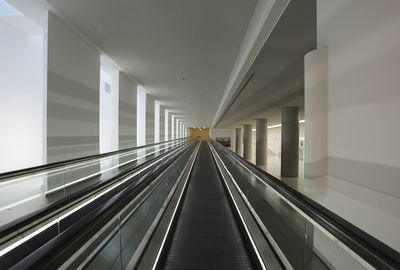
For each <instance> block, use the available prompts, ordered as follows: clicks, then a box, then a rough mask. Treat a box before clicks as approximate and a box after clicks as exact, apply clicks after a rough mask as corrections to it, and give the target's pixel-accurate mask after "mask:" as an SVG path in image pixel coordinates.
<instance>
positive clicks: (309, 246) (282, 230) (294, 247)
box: [213, 143, 366, 269]
mask: <svg viewBox="0 0 400 270" xmlns="http://www.w3.org/2000/svg"><path fill="white" fill-rule="evenodd" d="M213 146H214V147H215V149H216V151H217V152H218V154H219V156H220V158H221V159H222V161H223V162H224V164H225V166H226V168H227V169H228V171H229V172H230V173H231V175H232V176H233V178H234V181H235V182H236V184H237V186H238V188H239V189H240V191H241V192H242V194H243V196H244V197H245V199H246V200H247V201H248V203H249V204H250V205H251V207H252V208H253V210H254V213H255V215H256V216H257V217H258V218H259V220H260V221H261V227H263V228H264V233H265V234H266V235H268V234H270V236H271V237H272V239H273V241H274V242H275V244H276V245H275V246H274V248H275V249H279V252H277V253H278V254H279V253H280V254H283V255H284V257H285V260H287V262H288V263H289V264H290V265H291V266H292V267H293V268H294V269H366V268H365V266H363V265H362V264H361V263H360V262H359V260H357V259H356V258H355V257H354V256H353V255H354V254H353V253H352V251H350V250H349V249H348V248H346V247H345V246H344V245H343V244H341V243H340V242H339V241H338V240H336V239H333V238H332V237H330V235H328V234H327V233H326V232H325V231H321V230H320V229H319V228H317V227H316V226H314V225H313V224H312V223H310V221H309V220H308V219H306V218H305V217H304V216H303V214H302V213H300V212H298V210H297V209H296V208H293V207H292V205H291V204H289V203H287V202H286V200H285V199H283V198H282V197H281V196H279V195H278V194H277V193H276V192H275V191H274V189H273V188H272V187H270V186H268V185H267V184H266V183H265V182H264V181H262V180H260V179H258V178H256V177H255V175H254V174H253V173H252V172H250V171H249V170H247V169H245V168H244V167H242V166H240V165H238V162H237V161H236V160H235V159H234V158H232V157H231V156H229V155H227V154H225V152H224V150H223V149H222V146H220V145H218V144H216V143H213Z"/></svg>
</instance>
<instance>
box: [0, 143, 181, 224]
mask: <svg viewBox="0 0 400 270" xmlns="http://www.w3.org/2000/svg"><path fill="white" fill-rule="evenodd" d="M183 144H185V142H184V141H174V142H167V143H164V144H160V145H153V146H148V147H144V148H140V149H134V150H132V151H127V152H122V153H118V154H115V155H110V156H105V157H101V158H93V159H90V160H84V161H80V162H77V163H74V164H69V165H65V166H61V167H57V168H52V169H47V170H46V169H44V170H42V171H39V172H35V173H27V174H25V175H20V176H17V177H13V178H9V179H4V180H2V181H1V182H0V226H2V225H5V224H7V223H9V222H11V221H12V220H15V219H17V218H19V217H22V216H24V215H27V214H29V213H31V212H33V211H35V210H37V209H40V208H42V207H44V206H46V205H48V204H50V203H53V202H55V201H58V200H60V199H63V198H65V197H66V196H69V195H72V194H75V193H77V192H79V191H81V190H83V189H85V188H88V187H91V186H94V185H96V184H98V183H100V182H103V181H107V180H109V179H111V178H112V177H114V176H116V175H118V174H120V173H122V172H124V171H126V170H129V169H134V168H135V167H137V166H140V165H141V164H143V163H145V162H147V161H148V160H150V159H152V158H154V157H157V156H160V155H162V154H163V153H166V152H167V151H169V150H171V149H173V148H175V147H179V146H182V145H183Z"/></svg>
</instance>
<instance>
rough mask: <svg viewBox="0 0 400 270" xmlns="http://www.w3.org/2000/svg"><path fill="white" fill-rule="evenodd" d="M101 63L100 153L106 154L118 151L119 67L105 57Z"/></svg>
mask: <svg viewBox="0 0 400 270" xmlns="http://www.w3.org/2000/svg"><path fill="white" fill-rule="evenodd" d="M100 62H101V69H100V153H106V152H111V151H116V150H118V131H119V128H118V110H119V109H118V105H119V67H118V66H117V65H116V64H115V63H113V61H112V60H111V59H110V58H109V57H107V56H105V55H101V56H100ZM106 82H107V83H109V84H110V85H111V89H110V92H107V91H106V89H105V83H106Z"/></svg>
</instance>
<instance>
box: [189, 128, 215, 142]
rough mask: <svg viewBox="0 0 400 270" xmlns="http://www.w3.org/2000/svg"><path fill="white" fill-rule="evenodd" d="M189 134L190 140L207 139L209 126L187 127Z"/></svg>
mask: <svg viewBox="0 0 400 270" xmlns="http://www.w3.org/2000/svg"><path fill="white" fill-rule="evenodd" d="M189 135H190V137H191V139H192V140H197V141H208V140H209V139H210V129H209V128H189Z"/></svg>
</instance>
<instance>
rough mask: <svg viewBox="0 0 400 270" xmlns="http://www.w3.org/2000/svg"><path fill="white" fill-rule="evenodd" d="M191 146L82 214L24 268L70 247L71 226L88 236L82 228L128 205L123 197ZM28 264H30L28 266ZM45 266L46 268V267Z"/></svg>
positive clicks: (162, 169) (23, 261)
mask: <svg viewBox="0 0 400 270" xmlns="http://www.w3.org/2000/svg"><path fill="white" fill-rule="evenodd" d="M189 147H190V145H189V144H186V145H185V147H183V148H181V149H179V151H178V152H177V153H176V154H174V155H173V156H172V157H170V158H168V159H167V160H165V161H162V162H161V163H160V164H158V165H156V167H155V168H152V170H150V171H149V172H147V173H145V174H144V175H142V176H140V178H139V179H138V181H137V182H136V183H135V184H133V185H130V186H128V187H126V188H124V189H123V190H121V191H120V192H118V193H115V194H113V195H112V198H111V199H109V200H108V201H106V202H104V203H103V202H102V203H100V205H104V206H103V207H101V208H96V209H94V210H91V211H90V213H86V214H85V215H82V218H81V219H80V220H78V221H76V222H75V223H73V225H71V226H69V227H68V228H67V229H64V230H63V231H62V232H60V233H59V234H58V235H57V236H55V237H54V238H53V240H51V241H49V242H47V243H45V244H44V245H43V246H42V247H40V248H39V249H36V250H35V251H34V252H32V253H31V254H30V255H29V256H27V257H25V258H23V259H22V261H21V262H22V266H23V267H22V268H41V267H38V265H36V264H37V263H38V262H39V264H42V263H48V262H49V261H50V260H52V258H54V257H55V256H54V253H55V252H60V248H61V249H62V248H65V247H68V245H67V244H66V242H68V241H70V240H71V239H72V238H71V237H64V234H67V235H68V234H69V235H70V236H72V235H71V233H69V232H68V231H69V228H71V227H74V229H73V230H72V231H74V230H75V231H76V227H79V228H80V230H78V232H77V233H74V234H73V236H74V237H76V236H77V235H78V236H79V237H82V235H85V236H87V234H85V232H82V231H81V230H84V229H85V228H86V229H90V224H93V223H95V221H94V219H97V220H98V219H103V217H104V215H105V213H107V212H108V211H111V210H113V209H115V207H116V206H115V205H116V204H119V205H122V206H120V208H123V206H124V205H126V202H125V203H121V202H120V201H121V200H122V199H124V198H126V196H127V194H128V193H130V192H135V193H138V192H139V191H141V190H143V189H144V188H145V187H146V186H147V185H148V184H150V183H151V182H152V180H154V179H155V178H156V177H158V176H159V175H161V174H162V173H163V172H164V170H165V169H167V168H168V167H169V165H171V164H172V163H173V162H174V161H175V160H176V159H177V158H179V156H180V155H181V154H182V153H183V152H184V151H186V150H187V149H189ZM149 180H150V181H149ZM107 217H110V215H107ZM87 219H91V221H90V222H87ZM82 221H85V222H86V224H85V225H84V226H82V225H81V223H82ZM103 222H104V219H103ZM104 223H105V222H104ZM95 233H96V232H93V234H95ZM48 253H52V255H51V256H48ZM61 253H62V254H63V255H65V254H64V253H63V252H61ZM38 254H40V255H41V256H40V255H39V258H38ZM43 254H47V256H43ZM40 257H41V258H40ZM40 261H41V262H40ZM21 262H18V263H17V265H18V264H20V263H21ZM26 266H28V267H26ZM14 267H15V266H14ZM16 268H20V267H19V266H17V267H16ZM44 268H46V267H44Z"/></svg>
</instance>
